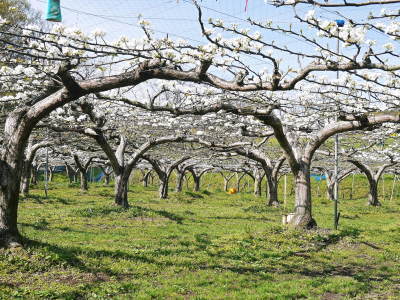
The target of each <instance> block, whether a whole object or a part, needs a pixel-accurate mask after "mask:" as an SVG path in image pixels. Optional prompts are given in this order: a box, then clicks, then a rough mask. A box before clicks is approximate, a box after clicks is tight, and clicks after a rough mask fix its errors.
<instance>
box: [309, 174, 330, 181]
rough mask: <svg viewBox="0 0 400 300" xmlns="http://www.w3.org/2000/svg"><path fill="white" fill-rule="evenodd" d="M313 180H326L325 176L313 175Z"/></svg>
mask: <svg viewBox="0 0 400 300" xmlns="http://www.w3.org/2000/svg"><path fill="white" fill-rule="evenodd" d="M311 178H314V179H315V180H316V181H321V180H326V176H325V175H318V174H311Z"/></svg>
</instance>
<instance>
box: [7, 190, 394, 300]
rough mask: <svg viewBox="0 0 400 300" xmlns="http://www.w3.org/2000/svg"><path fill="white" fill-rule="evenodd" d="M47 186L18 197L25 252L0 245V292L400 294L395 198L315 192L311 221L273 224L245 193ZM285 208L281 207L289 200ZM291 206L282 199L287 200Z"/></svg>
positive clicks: (87, 295) (275, 214)
mask: <svg viewBox="0 0 400 300" xmlns="http://www.w3.org/2000/svg"><path fill="white" fill-rule="evenodd" d="M131 189H132V190H133V192H130V193H129V198H130V203H131V208H130V209H128V210H123V209H120V208H117V207H115V206H113V205H112V195H113V188H112V187H103V186H101V185H91V187H90V190H89V192H87V193H82V192H80V191H79V189H78V187H67V185H66V184H58V185H53V188H52V189H51V190H50V191H49V198H47V199H46V198H45V197H44V196H43V191H42V190H35V189H34V190H32V195H31V196H30V197H29V198H25V199H22V200H21V205H20V217H19V226H20V227H19V228H20V231H21V233H22V234H23V236H24V238H25V248H24V249H11V250H0V299H21V298H22V299H299V298H307V299H354V298H356V299H399V298H400V219H399V213H400V200H398V199H393V200H392V201H388V200H386V201H385V202H384V203H383V206H382V207H378V208H373V207H367V206H365V201H366V200H365V199H364V198H360V199H356V200H343V201H341V203H340V208H341V212H342V216H341V220H340V230H338V231H332V230H331V229H323V228H331V227H332V218H331V215H332V213H331V212H332V203H331V202H329V201H327V200H325V199H322V198H321V199H316V200H315V203H314V214H315V217H316V220H317V223H318V225H319V227H320V229H318V230H315V231H308V232H307V231H306V232H300V231H295V230H288V229H286V228H285V227H283V226H281V225H280V224H281V218H282V213H283V208H270V207H265V205H264V199H263V198H256V197H254V196H253V195H252V194H251V193H250V192H247V193H239V194H236V195H228V194H226V193H224V192H221V191H219V192H213V191H211V192H209V191H202V192H199V193H192V192H183V193H182V194H176V193H173V192H171V194H170V198H169V199H168V200H159V199H157V192H156V190H157V187H155V186H153V187H149V188H142V187H140V186H134V187H132V188H131ZM290 205H291V204H290ZM290 207H292V206H290Z"/></svg>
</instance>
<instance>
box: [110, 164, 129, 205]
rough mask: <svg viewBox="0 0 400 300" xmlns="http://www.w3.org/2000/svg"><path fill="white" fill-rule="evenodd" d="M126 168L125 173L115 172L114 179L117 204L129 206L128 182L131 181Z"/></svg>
mask: <svg viewBox="0 0 400 300" xmlns="http://www.w3.org/2000/svg"><path fill="white" fill-rule="evenodd" d="M126 173H127V172H126V170H125V171H124V172H123V174H121V175H120V174H118V175H117V174H115V180H114V184H115V186H114V189H115V197H114V199H115V204H116V205H119V206H122V207H125V208H127V207H129V202H128V183H129V174H128V175H127V174H126Z"/></svg>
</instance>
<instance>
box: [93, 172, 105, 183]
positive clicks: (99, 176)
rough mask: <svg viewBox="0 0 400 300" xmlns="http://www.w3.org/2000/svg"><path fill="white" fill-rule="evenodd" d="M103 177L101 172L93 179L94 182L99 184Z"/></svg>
mask: <svg viewBox="0 0 400 300" xmlns="http://www.w3.org/2000/svg"><path fill="white" fill-rule="evenodd" d="M103 177H104V173H103V172H101V173H100V174H99V175H98V176H97V177H95V178H94V181H95V182H99V181H100V180H101V179H102V178H103Z"/></svg>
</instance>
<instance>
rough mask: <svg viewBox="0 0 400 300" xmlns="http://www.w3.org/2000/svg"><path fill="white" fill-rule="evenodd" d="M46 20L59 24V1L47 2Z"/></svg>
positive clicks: (50, 0) (51, 0) (49, 0)
mask: <svg viewBox="0 0 400 300" xmlns="http://www.w3.org/2000/svg"><path fill="white" fill-rule="evenodd" d="M46 20H47V21H51V22H61V20H62V18H61V4H60V0H48V2H47V14H46Z"/></svg>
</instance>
